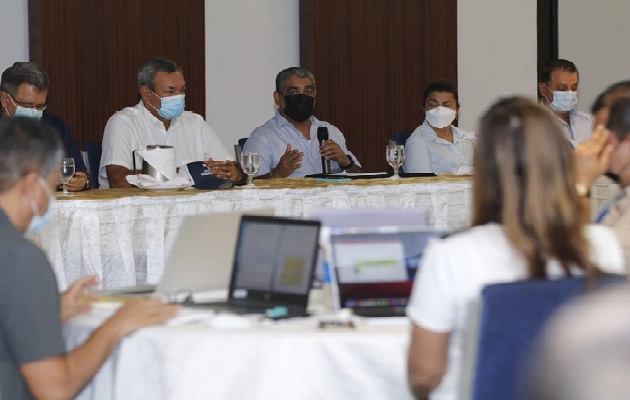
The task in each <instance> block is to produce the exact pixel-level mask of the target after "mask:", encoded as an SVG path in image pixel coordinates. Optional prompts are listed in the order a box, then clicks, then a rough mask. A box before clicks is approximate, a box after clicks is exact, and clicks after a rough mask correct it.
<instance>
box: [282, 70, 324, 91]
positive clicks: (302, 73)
mask: <svg viewBox="0 0 630 400" xmlns="http://www.w3.org/2000/svg"><path fill="white" fill-rule="evenodd" d="M292 76H297V77H298V78H308V79H310V80H311V82H313V89H315V90H317V87H316V86H315V76H313V73H312V72H311V71H309V70H308V69H306V68H302V67H290V68H287V69H283V70H282V71H280V72H279V73H278V75H276V92H278V93H280V94H282V92H284V88H285V87H286V86H287V79H289V78H291V77H292Z"/></svg>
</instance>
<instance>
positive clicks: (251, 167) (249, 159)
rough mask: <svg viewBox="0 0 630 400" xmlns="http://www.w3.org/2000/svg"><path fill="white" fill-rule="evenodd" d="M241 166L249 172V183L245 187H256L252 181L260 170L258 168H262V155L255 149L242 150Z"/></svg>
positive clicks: (244, 170)
mask: <svg viewBox="0 0 630 400" xmlns="http://www.w3.org/2000/svg"><path fill="white" fill-rule="evenodd" d="M241 168H243V172H245V173H246V174H247V185H245V186H243V187H245V188H253V187H255V185H254V183H253V182H252V181H253V179H254V175H256V173H257V172H258V168H260V156H259V155H258V153H256V152H254V151H243V152H241Z"/></svg>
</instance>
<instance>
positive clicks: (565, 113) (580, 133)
mask: <svg viewBox="0 0 630 400" xmlns="http://www.w3.org/2000/svg"><path fill="white" fill-rule="evenodd" d="M579 84H580V75H579V72H578V69H577V67H576V66H575V64H574V63H572V62H571V61H568V60H563V59H559V60H554V61H551V62H549V63H548V64H547V65H545V67H544V68H543V69H542V70H541V71H540V80H539V82H538V92H539V94H540V97H541V101H542V104H543V105H544V106H545V107H548V108H549V109H550V110H551V111H552V112H553V113H554V114H555V115H556V116H557V117H558V120H559V121H558V122H559V123H560V125H561V126H562V130H563V131H564V132H565V138H566V139H567V140H568V141H569V142H570V143H571V146H572V147H573V148H577V146H578V145H579V144H580V143H584V142H586V141H588V140H589V139H590V138H591V134H592V131H593V118H592V117H591V116H590V115H589V114H587V113H584V112H582V111H577V110H576V109H575V106H576V104H577V102H578V97H577V91H578V85H579Z"/></svg>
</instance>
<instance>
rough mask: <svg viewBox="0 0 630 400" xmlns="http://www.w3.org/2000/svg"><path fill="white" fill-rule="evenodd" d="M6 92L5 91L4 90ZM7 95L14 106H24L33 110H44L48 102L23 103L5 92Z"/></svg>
mask: <svg viewBox="0 0 630 400" xmlns="http://www.w3.org/2000/svg"><path fill="white" fill-rule="evenodd" d="M5 93H7V92H5ZM7 96H9V98H10V99H11V103H13V105H14V106H16V107H17V106H20V107H24V108H31V109H33V110H37V111H44V110H45V109H46V107H48V104H46V103H44V104H36V105H33V104H24V103H20V102H19V101H17V100H16V99H15V97H13V96H11V95H10V94H9V93H7Z"/></svg>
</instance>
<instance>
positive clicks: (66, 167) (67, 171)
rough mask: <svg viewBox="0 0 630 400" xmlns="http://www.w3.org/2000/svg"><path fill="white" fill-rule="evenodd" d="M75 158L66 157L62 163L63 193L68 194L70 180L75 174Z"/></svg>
mask: <svg viewBox="0 0 630 400" xmlns="http://www.w3.org/2000/svg"><path fill="white" fill-rule="evenodd" d="M74 172H75V171H74V158H72V157H68V158H64V159H63V161H62V163H61V178H60V179H61V183H62V184H63V195H64V196H68V195H69V194H70V192H68V182H70V179H72V177H73V176H74Z"/></svg>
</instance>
